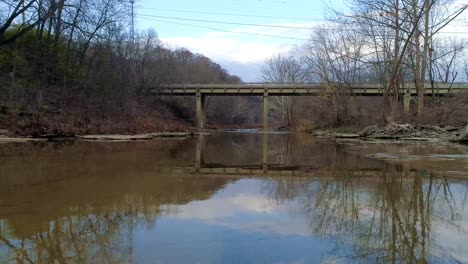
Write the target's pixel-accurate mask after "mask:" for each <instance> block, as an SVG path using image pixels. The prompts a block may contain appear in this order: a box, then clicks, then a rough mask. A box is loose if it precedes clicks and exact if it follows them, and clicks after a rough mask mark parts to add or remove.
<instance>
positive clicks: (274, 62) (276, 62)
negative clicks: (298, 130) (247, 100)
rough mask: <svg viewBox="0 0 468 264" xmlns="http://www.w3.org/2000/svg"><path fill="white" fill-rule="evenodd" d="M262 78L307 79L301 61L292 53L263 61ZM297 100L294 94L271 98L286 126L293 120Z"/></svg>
mask: <svg viewBox="0 0 468 264" xmlns="http://www.w3.org/2000/svg"><path fill="white" fill-rule="evenodd" d="M262 79H263V80H264V81H265V82H272V83H298V82H304V81H306V80H307V78H306V74H305V71H304V69H303V67H302V65H301V63H300V62H299V61H298V60H297V59H296V58H294V57H293V56H292V55H284V54H278V55H274V56H273V57H271V58H269V59H267V60H266V61H265V65H264V66H263V68H262ZM297 100H298V98H297V97H294V96H275V98H274V100H273V105H274V106H275V108H276V109H277V110H278V111H279V113H280V114H281V116H282V119H283V121H284V123H285V125H286V126H287V127H288V128H290V127H291V126H292V125H293V124H294V122H295V116H296V115H295V112H296V111H297V104H296V103H297Z"/></svg>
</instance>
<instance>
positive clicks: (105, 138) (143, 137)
mask: <svg viewBox="0 0 468 264" xmlns="http://www.w3.org/2000/svg"><path fill="white" fill-rule="evenodd" d="M193 135H194V133H192V132H158V133H149V134H136V135H74V136H68V137H63V136H57V135H49V136H44V137H40V138H33V137H8V136H5V135H0V144H1V143H26V142H44V141H101V142H112V141H147V140H153V139H162V138H173V139H176V138H188V137H192V136H193Z"/></svg>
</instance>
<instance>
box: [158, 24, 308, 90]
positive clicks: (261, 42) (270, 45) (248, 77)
mask: <svg viewBox="0 0 468 264" xmlns="http://www.w3.org/2000/svg"><path fill="white" fill-rule="evenodd" d="M313 25H314V23H283V24H278V26H286V27H304V28H311V27H312V26H313ZM230 31H235V32H245V33H249V34H260V35H272V36H281V37H286V38H289V37H291V38H299V39H307V38H308V36H309V35H310V30H302V29H288V28H262V27H254V26H243V27H239V28H236V29H233V30H230ZM162 41H163V42H165V43H167V44H168V45H170V46H173V47H184V48H187V49H189V50H191V51H193V52H196V53H200V54H203V55H205V56H207V57H209V58H211V59H212V60H213V61H215V62H217V63H219V64H221V65H222V66H223V67H225V68H226V69H227V70H228V71H229V72H230V73H231V74H236V75H239V76H240V77H241V78H242V79H243V80H244V81H247V82H255V81H259V80H260V67H259V65H260V64H263V62H264V61H265V59H267V58H269V57H271V56H273V55H275V54H278V53H283V52H288V51H290V50H291V49H292V48H294V47H295V46H296V45H298V44H299V43H301V42H302V41H300V40H295V39H281V38H271V37H267V36H256V35H244V34H233V33H229V32H220V31H211V32H207V33H205V34H203V35H200V36H197V37H170V38H164V37H163V38H162Z"/></svg>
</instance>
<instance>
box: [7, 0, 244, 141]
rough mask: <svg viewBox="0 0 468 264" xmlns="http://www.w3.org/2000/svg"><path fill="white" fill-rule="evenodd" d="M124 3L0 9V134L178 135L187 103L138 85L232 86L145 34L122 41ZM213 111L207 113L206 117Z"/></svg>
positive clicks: (67, 0) (220, 73)
mask: <svg viewBox="0 0 468 264" xmlns="http://www.w3.org/2000/svg"><path fill="white" fill-rule="evenodd" d="M128 4H129V3H126V2H123V1H119V0H92V1H91V0H61V1H40V0H39V1H36V0H30V1H0V9H1V10H2V11H3V12H2V17H1V27H0V73H1V74H0V106H1V112H2V118H1V124H0V128H1V127H5V128H7V129H10V130H12V131H14V133H18V134H32V135H41V134H47V133H65V134H66V133H82V134H86V133H116V132H119V133H137V132H146V131H160V130H186V129H187V128H188V127H190V126H191V122H192V121H191V119H193V115H194V110H193V109H194V106H193V105H194V102H191V101H192V100H190V99H189V98H182V99H168V98H157V96H154V95H153V94H152V91H151V90H149V89H148V88H147V87H148V85H150V84H155V83H229V82H240V79H239V77H237V76H232V75H230V74H228V73H227V71H226V70H224V69H223V68H222V67H221V66H220V65H219V64H217V63H215V62H213V61H212V60H210V59H209V58H207V57H205V56H203V55H201V54H194V53H192V52H190V51H189V50H187V49H183V48H177V49H169V48H167V47H165V44H164V43H161V42H160V41H159V39H158V36H157V33H156V32H155V31H154V30H147V31H145V32H140V33H135V35H133V36H132V35H131V34H130V33H129V31H128V28H129V23H130V21H131V20H130V14H129V13H128V11H127V10H128ZM5 14H7V16H5ZM230 101H233V100H230ZM222 104H223V102H219V103H216V102H212V103H210V106H209V107H210V108H212V109H213V111H212V112H214V113H215V112H217V110H216V108H219V107H221V105H222ZM234 108H235V107H233V109H234ZM218 115H219V114H218ZM216 118H218V119H222V118H224V116H216V115H214V120H216Z"/></svg>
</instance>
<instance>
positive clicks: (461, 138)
mask: <svg viewBox="0 0 468 264" xmlns="http://www.w3.org/2000/svg"><path fill="white" fill-rule="evenodd" d="M311 133H312V134H313V135H315V136H317V137H321V138H336V139H364V140H373V139H375V140H402V141H431V142H437V141H449V142H462V143H466V142H468V125H467V126H466V127H465V128H460V127H439V126H422V125H412V124H391V125H389V126H385V127H379V126H369V127H366V128H364V129H362V130H358V131H353V132H349V131H346V132H343V131H342V129H330V130H318V131H313V132H311Z"/></svg>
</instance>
